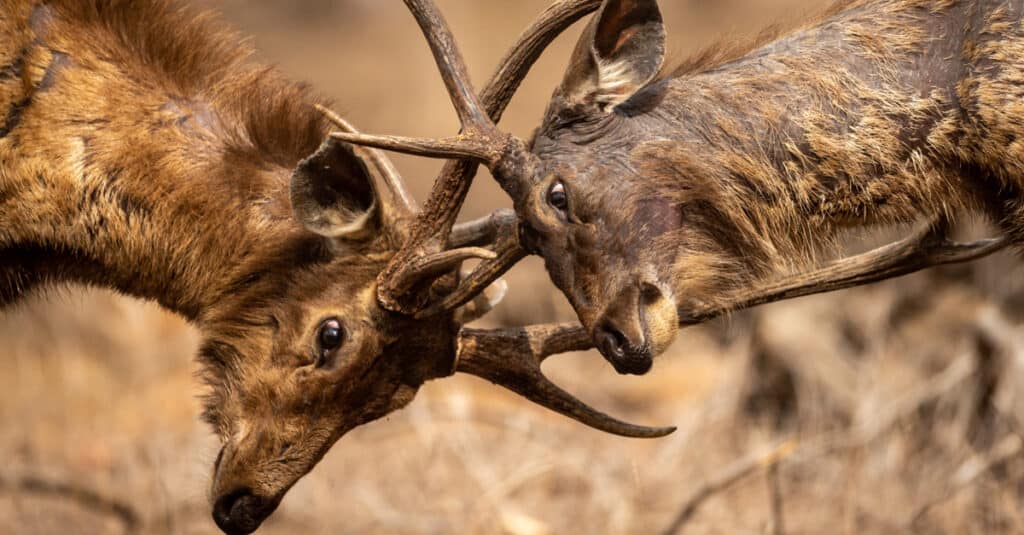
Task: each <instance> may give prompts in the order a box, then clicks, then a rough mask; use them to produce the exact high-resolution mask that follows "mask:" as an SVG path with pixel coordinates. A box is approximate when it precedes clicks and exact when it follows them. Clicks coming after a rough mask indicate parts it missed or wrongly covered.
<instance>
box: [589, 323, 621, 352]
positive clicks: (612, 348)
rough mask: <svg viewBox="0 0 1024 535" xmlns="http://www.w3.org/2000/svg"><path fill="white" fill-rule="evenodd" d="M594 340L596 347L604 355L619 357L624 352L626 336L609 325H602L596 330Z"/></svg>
mask: <svg viewBox="0 0 1024 535" xmlns="http://www.w3.org/2000/svg"><path fill="white" fill-rule="evenodd" d="M596 342H597V348H598V349H599V350H601V353H603V354H604V356H606V357H612V358H619V359H621V358H622V357H624V356H625V354H626V345H627V341H626V336H625V335H624V334H622V331H620V330H618V329H616V328H614V327H612V326H610V325H604V326H602V327H601V328H599V329H598V330H597V340H596Z"/></svg>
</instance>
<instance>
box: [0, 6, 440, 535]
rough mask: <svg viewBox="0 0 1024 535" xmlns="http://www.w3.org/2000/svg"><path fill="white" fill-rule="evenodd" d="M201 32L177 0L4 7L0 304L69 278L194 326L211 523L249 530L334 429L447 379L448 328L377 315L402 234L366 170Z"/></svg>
mask: <svg viewBox="0 0 1024 535" xmlns="http://www.w3.org/2000/svg"><path fill="white" fill-rule="evenodd" d="M213 19H214V17H212V16H210V15H202V14H197V13H195V12H194V11H192V10H190V9H188V8H186V7H183V6H182V5H180V3H179V2H176V1H172V0H48V1H40V0H0V307H2V306H4V305H9V304H11V303H13V302H15V301H16V300H18V299H19V298H21V297H22V296H24V295H25V294H26V293H28V292H31V291H32V290H33V289H36V288H39V287H43V286H47V285H53V284H63V283H80V284H87V285H95V286H101V287H105V288H112V289H115V290H118V291H120V292H122V293H124V294H127V295H131V296H136V297H139V298H143V299H150V300H154V301H157V302H159V303H160V304H161V305H163V306H164V307H165V308H167V309H169V310H172V311H174V312H177V313H178V314H180V315H182V316H183V317H185V318H187V319H188V320H190V321H191V322H192V323H194V324H195V325H196V326H197V327H198V329H199V330H200V332H201V334H202V338H203V343H202V349H201V350H200V354H199V358H200V359H201V361H202V363H203V365H204V366H203V368H202V372H201V374H202V379H203V380H205V381H206V382H207V383H209V385H210V394H209V396H208V397H207V399H206V403H205V405H206V410H205V416H206V419H207V420H208V421H209V422H210V423H211V424H212V426H213V428H214V429H215V431H216V432H217V434H218V435H219V437H220V438H221V441H222V443H223V449H222V450H221V454H220V456H218V459H217V463H216V466H215V468H214V477H213V483H212V490H211V501H212V502H213V503H214V504H215V508H214V510H215V514H214V516H215V518H216V520H217V522H218V524H219V525H220V526H221V527H222V528H224V529H225V530H227V531H229V532H232V533H247V532H249V531H252V530H254V529H256V527H257V526H259V523H260V522H261V521H262V520H263V518H265V517H266V516H267V515H269V514H270V513H271V512H272V511H273V510H274V508H275V507H276V506H277V504H278V503H279V502H280V500H281V498H282V497H283V496H284V494H285V492H287V490H288V489H289V488H290V487H291V486H292V485H294V484H295V482H296V481H297V480H298V479H299V478H300V477H302V476H303V475H304V474H306V473H308V472H309V471H310V470H311V469H312V468H313V466H314V465H315V464H316V463H317V462H318V461H319V460H320V458H321V457H322V456H323V455H324V454H325V453H326V452H327V450H328V449H329V448H330V447H331V445H332V444H334V442H335V441H337V440H338V438H339V437H340V436H341V435H342V434H344V433H345V432H346V431H348V430H350V429H351V428H353V427H355V426H357V425H360V424H362V423H365V422H368V421H371V420H373V419H376V418H378V417H380V416H382V415H384V414H386V413H388V412H390V411H392V410H395V409H397V408H400V407H402V406H404V405H405V404H406V403H408V402H409V401H410V400H411V399H412V397H413V395H414V394H415V392H416V390H417V389H418V387H419V386H420V385H421V384H422V383H423V381H425V380H427V379H429V378H432V377H439V376H444V375H448V374H450V373H451V366H452V364H451V360H450V359H451V358H452V355H453V354H454V353H453V352H454V335H455V333H456V331H457V327H458V325H457V324H456V323H455V322H454V321H453V317H452V314H451V313H445V314H440V315H438V316H436V317H434V318H431V319H426V320H416V321H413V320H412V319H411V318H407V317H402V316H397V315H395V314H391V313H389V312H387V311H385V310H384V309H382V308H381V307H379V305H378V302H377V298H376V278H377V275H378V274H379V273H380V272H381V270H382V269H383V267H384V266H385V265H386V263H387V261H388V259H390V258H391V257H392V256H393V255H394V253H395V251H396V250H397V248H398V244H399V243H400V242H401V241H402V239H403V232H404V231H402V228H401V226H400V225H397V224H396V223H395V222H393V221H385V217H384V215H383V214H384V212H382V211H381V210H377V209H376V208H377V207H379V204H380V202H382V199H381V198H379V196H378V195H377V186H375V185H374V183H373V178H372V177H371V176H370V174H369V172H368V170H367V167H366V165H365V164H364V162H363V161H362V160H361V159H360V158H358V157H357V156H356V154H355V153H354V152H353V150H352V149H351V148H350V147H348V146H344V145H342V144H340V143H326V144H324V145H323V146H322V148H320V149H319V150H318V147H321V143H322V142H323V140H324V139H325V137H326V136H327V134H328V128H327V125H326V123H325V121H324V120H323V119H322V118H321V116H320V115H319V114H318V113H317V112H316V111H315V109H314V104H317V103H319V102H320V101H319V100H318V99H317V98H316V97H315V96H312V95H311V94H309V92H308V91H307V90H306V89H305V88H304V87H303V86H302V85H298V84H295V83H292V82H289V81H287V80H285V79H283V78H282V77H281V76H280V75H279V74H278V73H277V72H275V71H274V70H272V69H269V68H266V67H263V66H259V65H255V64H253V63H251V62H250V60H249V56H250V55H251V51H250V49H249V48H247V47H245V46H240V45H238V44H237V43H238V42H239V37H238V36H237V35H236V34H235V33H233V32H231V31H229V30H227V29H225V28H224V27H223V25H222V24H220V23H219V22H217V21H216V20H213ZM311 155H312V156H311ZM293 177H294V178H293ZM296 199H297V200H298V201H301V202H302V205H303V209H304V212H303V213H306V214H309V215H310V217H311V218H315V220H314V219H311V220H308V221H300V220H299V219H301V218H297V217H296V216H295V215H294V214H295V211H294V210H293V201H294V200H296ZM325 221H326V222H337V223H341V224H342V225H341V226H340V228H338V229H333V231H332V232H331V234H330V236H329V237H328V236H326V235H324V232H322V231H324V230H332V229H325V228H324V225H325V223H324V222H325ZM357 227H358V228H357ZM332 318H333V319H336V320H338V321H339V322H340V326H341V330H342V333H343V338H344V341H343V345H342V346H341V347H340V348H339V349H337V350H332V351H328V350H323V349H322V348H321V346H320V345H318V344H320V343H321V342H320V339H321V338H320V332H321V329H322V327H323V326H324V325H325V324H326V322H327V321H328V320H330V319H332ZM435 356H436V358H435ZM432 359H433V360H432ZM445 359H448V360H447V361H445ZM435 360H436V361H435Z"/></svg>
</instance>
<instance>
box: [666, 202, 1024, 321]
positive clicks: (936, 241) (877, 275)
mask: <svg viewBox="0 0 1024 535" xmlns="http://www.w3.org/2000/svg"><path fill="white" fill-rule="evenodd" d="M949 229H950V224H949V221H948V220H947V219H946V218H944V217H937V218H935V219H934V220H932V221H931V222H930V223H929V225H928V226H927V227H925V228H923V229H922V230H920V231H918V232H916V233H915V234H913V235H912V236H910V237H908V238H906V239H903V240H900V241H898V242H895V243H891V244H889V245H885V246H882V247H879V248H877V249H874V250H871V251H868V252H866V253H862V254H859V255H856V256H851V257H847V258H843V259H840V260H837V261H835V262H833V263H831V264H829V265H827V266H824V267H822V268H820V269H817V270H815V271H811V272H808V273H800V274H796V275H791V276H788V277H785V278H782V279H780V280H777V281H774V282H772V283H769V284H767V285H764V286H759V287H756V288H752V289H750V290H745V291H742V292H740V293H738V294H735V295H733V296H732V297H731V298H730V299H729V300H728V303H727V304H725V305H721V306H717V307H708V308H704V309H697V310H690V311H685V313H684V311H680V316H679V317H680V325H681V326H687V325H697V324H700V323H704V322H706V321H708V320H711V319H714V318H717V317H719V316H722V315H724V314H727V313H729V312H730V311H733V310H741V309H745V308H751V307H754V306H757V305H763V304H767V303H773V302H776V301H783V300H787V299H795V298H797V297H804V296H808V295H815V294H820V293H826V292H833V291H837V290H843V289H846V288H853V287H856V286H864V285H866V284H872V283H875V282H880V281H883V280H887V279H892V278H895V277H901V276H903V275H909V274H910V273H914V272H916V271H921V270H923V269H927V268H930V267H937V266H943V265H948V264H959V263H963V262H970V261H973V260H977V259H979V258H984V257H986V256H989V255H992V254H994V253H996V252H999V251H1001V250H1003V249H1005V248H1007V247H1009V246H1010V245H1011V241H1010V240H1009V239H1008V238H1005V237H1004V238H997V239H987V240H980V241H976V242H971V243H956V242H953V241H952V240H950V239H949Z"/></svg>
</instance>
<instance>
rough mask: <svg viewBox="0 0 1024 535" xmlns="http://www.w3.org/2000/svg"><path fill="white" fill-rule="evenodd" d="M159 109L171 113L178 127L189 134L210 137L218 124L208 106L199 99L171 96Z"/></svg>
mask: <svg viewBox="0 0 1024 535" xmlns="http://www.w3.org/2000/svg"><path fill="white" fill-rule="evenodd" d="M160 111H161V112H162V113H166V114H169V115H171V116H172V120H173V122H175V123H176V124H177V126H178V128H180V129H181V130H182V132H184V133H185V134H187V135H190V136H200V137H205V138H212V137H213V136H214V132H216V131H217V128H218V126H219V125H220V121H219V120H218V119H217V115H216V114H215V113H214V112H213V110H211V109H210V106H209V105H207V104H206V103H205V102H201V101H196V100H190V99H185V98H172V99H171V100H168V101H167V102H166V103H165V104H164V105H163V106H161V107H160Z"/></svg>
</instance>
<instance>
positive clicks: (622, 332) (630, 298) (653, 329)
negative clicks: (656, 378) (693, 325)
mask: <svg viewBox="0 0 1024 535" xmlns="http://www.w3.org/2000/svg"><path fill="white" fill-rule="evenodd" d="M596 324H597V326H596V328H595V329H594V332H593V338H594V345H595V346H596V347H597V349H598V351H600V352H601V354H602V355H603V356H604V358H605V359H606V360H608V362H609V363H611V365H612V366H613V367H614V368H615V371H617V372H619V373H620V374H623V375H644V374H646V373H647V372H649V371H651V368H652V367H653V366H654V357H656V356H658V355H660V354H662V353H664V352H665V350H666V349H668V346H669V345H671V344H672V342H673V341H675V338H676V333H677V332H678V325H679V315H678V312H677V310H676V306H675V303H674V302H673V300H672V299H669V298H668V297H666V296H665V294H664V292H662V291H661V290H660V289H658V287H657V286H654V285H651V284H641V285H635V286H634V285H630V286H628V287H626V288H625V289H624V290H623V291H622V292H620V293H619V295H618V296H616V298H615V299H614V300H613V301H612V303H611V304H610V305H609V306H608V308H607V309H606V310H605V312H604V314H603V315H602V317H601V318H600V319H599V320H598V321H597V322H596Z"/></svg>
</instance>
